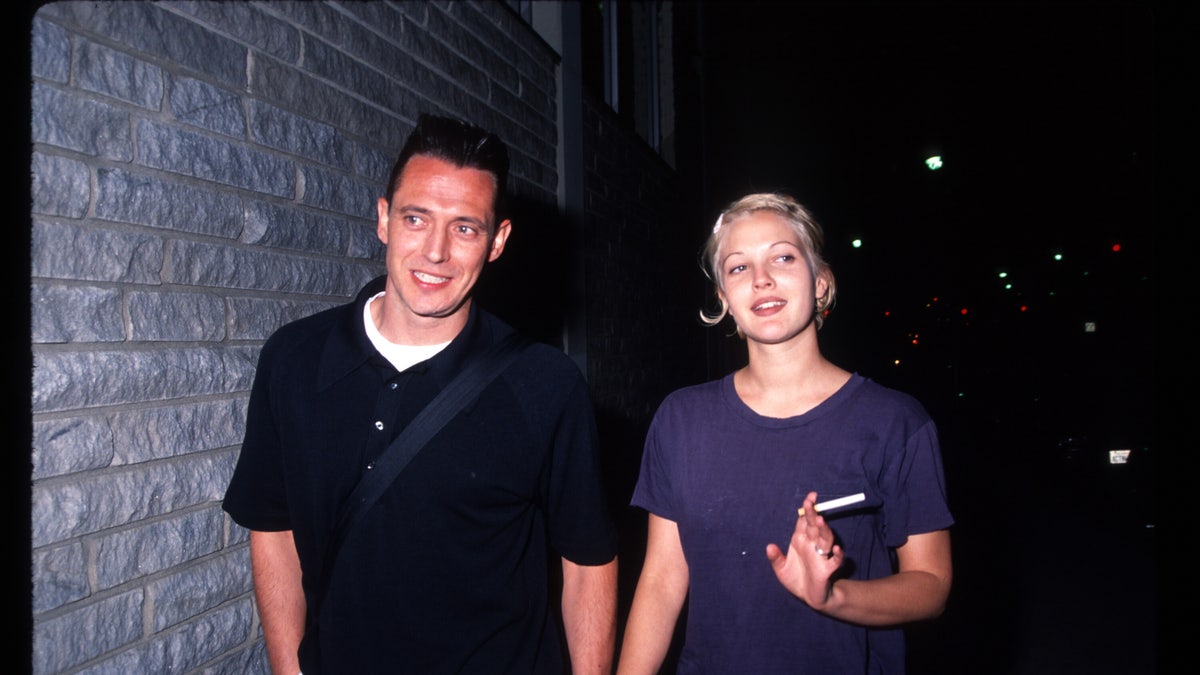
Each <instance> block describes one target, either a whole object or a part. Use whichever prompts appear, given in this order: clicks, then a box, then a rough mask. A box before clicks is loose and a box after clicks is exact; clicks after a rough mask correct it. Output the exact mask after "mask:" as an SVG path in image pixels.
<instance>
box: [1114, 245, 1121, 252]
mask: <svg viewBox="0 0 1200 675" xmlns="http://www.w3.org/2000/svg"><path fill="white" fill-rule="evenodd" d="M1120 250H1121V245H1120V244H1113V253H1116V252H1117V251H1120Z"/></svg>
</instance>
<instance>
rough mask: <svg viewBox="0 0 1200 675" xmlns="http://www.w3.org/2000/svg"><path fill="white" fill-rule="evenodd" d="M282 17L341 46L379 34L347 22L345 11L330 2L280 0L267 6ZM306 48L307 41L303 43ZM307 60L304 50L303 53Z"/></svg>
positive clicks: (355, 43) (349, 45)
mask: <svg viewBox="0 0 1200 675" xmlns="http://www.w3.org/2000/svg"><path fill="white" fill-rule="evenodd" d="M269 7H270V9H271V10H272V11H274V12H276V13H278V14H279V16H281V17H282V18H283V19H284V20H286V21H288V22H289V23H293V24H295V25H296V26H299V27H301V28H303V29H305V30H306V31H307V32H309V33H311V34H312V35H315V36H317V37H319V38H320V39H321V40H324V41H326V42H330V43H332V44H335V45H338V46H340V47H352V46H355V45H362V44H365V43H368V42H370V41H374V40H379V37H378V36H377V35H376V34H374V33H372V32H370V31H369V30H367V29H366V28H365V27H363V26H362V25H360V24H359V23H357V22H355V21H348V20H347V17H346V15H345V14H344V13H343V11H344V10H342V8H340V7H335V6H333V5H331V4H329V3H319V2H286V3H285V2H280V3H272V4H270V5H269ZM305 47H306V48H307V41H306V43H305ZM305 58H306V59H307V53H306V54H305Z"/></svg>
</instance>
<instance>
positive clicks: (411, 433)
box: [309, 333, 528, 627]
mask: <svg viewBox="0 0 1200 675" xmlns="http://www.w3.org/2000/svg"><path fill="white" fill-rule="evenodd" d="M527 344H528V340H526V339H525V338H523V337H521V336H520V335H518V334H517V333H510V334H509V335H507V336H506V337H505V338H504V339H502V340H500V341H498V342H496V343H495V344H493V345H492V346H491V347H490V348H489V349H488V350H487V351H485V352H483V353H482V354H479V355H478V356H476V357H475V358H474V359H472V360H471V361H469V362H468V363H467V366H466V367H465V368H463V370H462V371H460V372H459V373H458V375H457V376H455V378H454V379H453V380H451V381H450V383H449V384H447V385H446V387H445V388H444V389H442V390H441V391H440V392H438V394H437V396H434V397H433V400H431V401H430V402H429V403H428V404H426V405H425V407H424V408H422V409H421V412H420V413H418V414H417V416H416V417H415V418H413V421H412V422H409V424H408V426H406V427H404V430H403V431H401V432H400V435H399V436H397V437H396V439H395V440H393V441H392V443H391V445H389V446H388V447H387V449H386V450H384V451H383V454H381V455H380V456H379V457H378V458H377V459H376V460H375V462H374V466H373V468H371V469H370V470H369V471H367V473H366V474H364V475H363V477H362V478H361V479H359V481H358V485H356V486H355V488H354V491H353V492H351V493H350V496H349V497H347V498H346V501H345V502H343V503H342V508H341V509H340V512H341V513H340V515H339V517H338V521H337V524H336V525H335V526H334V530H333V532H332V533H331V534H330V538H329V544H328V546H326V548H325V564H324V566H323V567H322V569H321V580H320V585H319V587H318V589H317V592H316V596H315V598H314V599H315V600H316V602H315V603H314V607H311V608H310V610H311V611H310V612H309V624H310V627H311V626H312V624H314V623H315V622H316V620H317V615H318V613H319V612H320V605H321V603H322V601H323V600H324V598H325V593H326V591H328V589H329V584H330V580H331V579H332V578H333V566H334V564H335V563H336V562H337V555H338V551H340V550H341V548H342V543H343V542H345V541H346V537H347V536H348V534H349V532H350V530H352V529H353V528H354V526H355V525H357V524H358V522H359V521H361V520H362V517H363V515H365V514H366V512H367V511H368V510H370V508H371V507H372V506H374V504H375V502H376V501H378V500H379V498H380V497H382V496H383V493H384V492H385V491H387V489H388V487H390V486H391V484H392V483H393V482H395V480H396V477H397V476H399V475H400V472H401V471H403V470H404V467H406V466H408V463H409V462H410V461H412V458H413V457H415V456H416V455H417V453H418V452H420V450H421V448H423V447H425V444H427V443H428V442H429V441H430V440H431V439H432V438H433V437H434V436H435V435H436V434H437V433H438V432H439V431H441V429H442V427H444V426H445V425H446V423H447V422H449V421H450V420H451V419H452V418H454V417H455V416H456V415H457V414H458V413H459V412H461V411H462V410H463V409H464V408H465V407H466V406H467V404H468V403H470V402H471V401H472V400H473V399H474V398H475V397H477V396H478V395H479V394H480V392H482V391H483V388H484V387H486V386H487V385H488V384H489V383H491V382H492V380H494V379H496V378H497V377H498V376H499V375H500V373H502V372H504V370H505V369H506V368H508V366H509V365H511V364H512V362H513V360H514V359H515V358H516V357H517V355H518V354H519V353H520V352H521V350H522V349H523V348H524V347H525V346H526V345H527Z"/></svg>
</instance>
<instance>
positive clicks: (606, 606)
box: [562, 558, 617, 675]
mask: <svg viewBox="0 0 1200 675" xmlns="http://www.w3.org/2000/svg"><path fill="white" fill-rule="evenodd" d="M562 571H563V591H562V613H563V625H564V627H565V629H566V633H567V649H568V650H570V652H571V670H572V672H573V673H575V675H608V674H609V673H611V672H612V664H613V649H614V648H615V647H616V641H617V559H616V558H613V559H612V561H611V562H608V563H605V564H603V565H576V564H575V563H573V562H571V561H570V560H567V559H566V558H563V561H562Z"/></svg>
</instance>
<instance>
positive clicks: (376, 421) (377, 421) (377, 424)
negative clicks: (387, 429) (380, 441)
mask: <svg viewBox="0 0 1200 675" xmlns="http://www.w3.org/2000/svg"><path fill="white" fill-rule="evenodd" d="M375 428H376V429H378V430H380V431H383V422H380V421H379V420H375Z"/></svg>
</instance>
